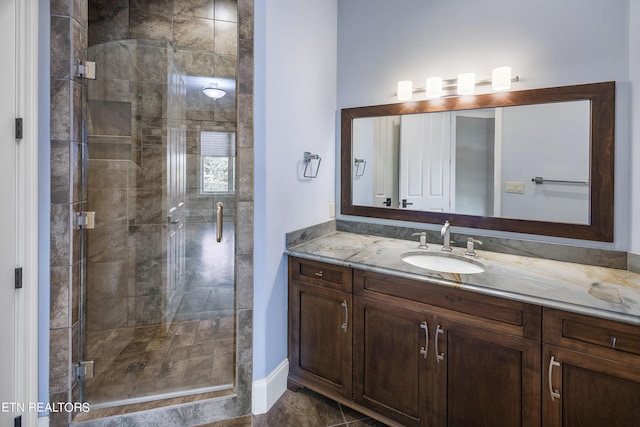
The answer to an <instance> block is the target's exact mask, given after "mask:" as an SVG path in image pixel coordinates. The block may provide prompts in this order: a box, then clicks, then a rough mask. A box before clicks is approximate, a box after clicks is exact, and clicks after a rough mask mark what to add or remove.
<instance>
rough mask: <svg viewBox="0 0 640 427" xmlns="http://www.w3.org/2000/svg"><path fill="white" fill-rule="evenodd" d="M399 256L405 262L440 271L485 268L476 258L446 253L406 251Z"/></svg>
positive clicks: (459, 272) (472, 271)
mask: <svg viewBox="0 0 640 427" xmlns="http://www.w3.org/2000/svg"><path fill="white" fill-rule="evenodd" d="M401 258H402V261H404V262H406V263H407V264H411V265H414V266H416V267H420V268H424V269H427V270H432V271H439V272H441V273H458V274H477V273H482V272H483V271H485V269H486V268H485V266H484V265H482V264H481V263H479V262H478V261H476V260H473V259H468V258H463V257H460V256H457V255H452V254H447V253H439V252H407V253H405V254H402V255H401Z"/></svg>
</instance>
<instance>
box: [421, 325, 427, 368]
mask: <svg viewBox="0 0 640 427" xmlns="http://www.w3.org/2000/svg"><path fill="white" fill-rule="evenodd" d="M420 329H424V347H420V354H421V355H422V356H423V357H424V358H425V359H426V358H427V353H428V352H429V326H428V325H427V322H422V323H420Z"/></svg>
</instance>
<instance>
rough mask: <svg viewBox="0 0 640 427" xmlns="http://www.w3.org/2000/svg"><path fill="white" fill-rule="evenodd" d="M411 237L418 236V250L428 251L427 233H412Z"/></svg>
mask: <svg viewBox="0 0 640 427" xmlns="http://www.w3.org/2000/svg"><path fill="white" fill-rule="evenodd" d="M412 236H420V244H419V245H418V249H429V247H428V246H427V232H426V231H422V232H419V233H413V234H412Z"/></svg>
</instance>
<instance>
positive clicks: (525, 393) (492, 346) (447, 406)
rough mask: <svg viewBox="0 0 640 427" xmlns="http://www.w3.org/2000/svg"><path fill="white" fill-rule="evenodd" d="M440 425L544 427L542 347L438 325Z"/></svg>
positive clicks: (442, 323)
mask: <svg viewBox="0 0 640 427" xmlns="http://www.w3.org/2000/svg"><path fill="white" fill-rule="evenodd" d="M433 333H434V342H433V345H432V346H431V347H432V348H433V352H434V353H433V354H434V357H433V359H432V362H433V363H434V364H435V365H436V368H435V369H436V386H435V392H434V411H435V425H438V426H456V427H457V426H461V427H470V426H487V427H494V426H538V427H539V426H540V343H538V342H535V341H530V340H526V339H524V338H521V337H516V336H512V335H507V334H503V333H497V332H495V331H490V330H486V329H483V328H480V327H477V326H471V325H468V324H464V323H459V322H453V321H448V320H447V319H437V320H436V324H435V326H434V331H433Z"/></svg>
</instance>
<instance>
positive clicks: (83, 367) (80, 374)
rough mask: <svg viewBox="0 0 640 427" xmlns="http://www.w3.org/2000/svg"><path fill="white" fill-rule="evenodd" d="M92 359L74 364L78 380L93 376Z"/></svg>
mask: <svg viewBox="0 0 640 427" xmlns="http://www.w3.org/2000/svg"><path fill="white" fill-rule="evenodd" d="M93 373H94V369H93V360H85V361H83V362H80V363H78V364H77V365H76V377H77V378H78V379H80V380H86V379H89V378H93Z"/></svg>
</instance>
